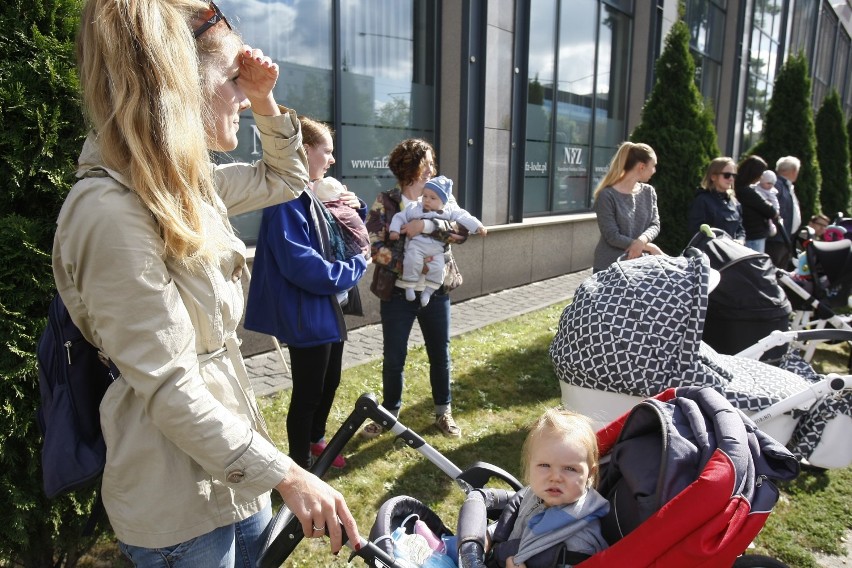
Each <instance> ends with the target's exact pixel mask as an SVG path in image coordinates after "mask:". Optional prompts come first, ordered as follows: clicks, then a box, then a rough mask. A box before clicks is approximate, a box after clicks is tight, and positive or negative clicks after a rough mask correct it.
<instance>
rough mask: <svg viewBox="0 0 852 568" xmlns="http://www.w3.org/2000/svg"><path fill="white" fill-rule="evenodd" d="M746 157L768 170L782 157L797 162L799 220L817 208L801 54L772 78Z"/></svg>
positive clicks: (804, 65) (816, 176)
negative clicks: (759, 161) (759, 127)
mask: <svg viewBox="0 0 852 568" xmlns="http://www.w3.org/2000/svg"><path fill="white" fill-rule="evenodd" d="M747 154H749V155H751V154H757V155H758V156H761V157H762V158H763V159H764V160H766V163H767V164H769V166H770V167H774V165H775V163H776V162H777V161H778V158H781V157H783V156H795V157H797V158H799V160H801V161H802V168H801V170H800V171H799V178H798V180H797V181H796V196H797V197H798V199H799V205H800V206H801V209H802V219H803V220H804V219H809V218H810V216H811V215H813V214H814V212H815V211H816V210H817V209H818V208H819V207H818V204H819V188H820V171H819V164H818V163H817V157H816V135H815V134H814V118H813V108H812V107H811V79H810V77H809V75H808V62H807V60H806V59H805V56H804V54H801V53H800V54H798V55H795V56H792V57H790V58H789V59H788V60H787V61H786V62H785V63H784V66H783V67H782V68H781V71H780V72H779V73H778V76H777V77H776V78H775V85H774V87H773V89H772V98H771V99H770V101H769V109H768V110H767V111H766V115H765V116H764V121H763V132H762V133H761V138H760V141H759V142H758V143H757V144H756V145H755V146H754V147H752V148H751V149H750V150H749V151H748V152H747ZM833 214H834V213H833V212H829V215H833Z"/></svg>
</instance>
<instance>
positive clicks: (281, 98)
mask: <svg viewBox="0 0 852 568" xmlns="http://www.w3.org/2000/svg"><path fill="white" fill-rule="evenodd" d="M218 5H219V7H220V8H221V9H222V11H223V12H224V13H225V15H227V17H228V19H229V20H230V21H231V22H232V23H233V24H234V26H235V27H236V29H237V30H238V31H239V32H240V33H241V34H242V35H243V37H244V38H245V40H246V41H247V42H248V43H250V44H251V45H253V46H255V47H258V48H260V49H262V50H263V51H264V52H265V53H267V54H268V55H269V56H270V57H271V58H272V59H273V60H274V61H275V62H276V63H278V65H279V67H280V77H279V79H278V83H277V85H276V87H275V96H276V99H277V100H278V102H279V103H281V104H284V105H286V106H288V107H291V108H294V109H296V110H297V111H298V112H299V113H300V114H304V115H307V116H310V117H312V118H315V119H318V120H321V121H324V122H327V123H328V124H330V125H331V126H332V127H333V128H334V130H335V152H334V154H335V158H336V160H337V163H336V164H335V166H334V167H333V168H332V169H331V170H330V171H329V173H328V175H331V176H334V177H337V178H338V179H340V180H341V181H342V182H343V183H344V184H346V185H347V186H348V188H349V189H350V190H352V191H354V192H355V193H357V194H358V196H359V197H361V199H363V200H364V201H366V202H367V203H368V204H370V203H372V201H373V200H374V199H375V197H376V195H377V194H378V192H379V191H380V190H382V189H386V188H388V187H390V186H392V185H393V183H394V180H393V176H392V175H391V173H390V171H389V170H388V169H387V155H388V153H389V152H390V150H391V149H392V148H393V147H394V146H395V145H396V144H397V143H398V142H399V141H400V140H403V139H405V138H409V137H412V136H417V137H422V138H425V139H427V140H429V141H431V142H433V143H434V142H435V121H436V111H435V107H436V96H435V83H436V73H437V69H436V59H435V58H436V53H437V46H438V33H437V26H436V25H435V22H436V19H437V1H436V0H277V1H275V0H267V1H260V0H251V1H245V0H220V1H219V2H218ZM335 30H339V32H337V33H336V34H335ZM260 155H261V152H260V142H259V139H258V138H257V135H256V129H255V127H254V120H253V118H252V116H251V112H247V113H246V114H245V115H244V116H243V117H242V121H241V124H240V144H239V146H238V147H237V149H236V150H235V151H234V152H232V153H231V154H229V155H223V156H219V159H220V160H230V159H234V160H241V161H252V160H256V159H258V158H259V157H260ZM232 221H233V224H234V227H235V229H237V231H238V232H239V234H240V236H241V237H242V238H243V239H244V240H245V241H246V242H247V243H253V242H254V240H255V238H256V235H257V230H258V226H259V223H260V212H253V213H248V214H246V215H240V216H238V217H234V218H232Z"/></svg>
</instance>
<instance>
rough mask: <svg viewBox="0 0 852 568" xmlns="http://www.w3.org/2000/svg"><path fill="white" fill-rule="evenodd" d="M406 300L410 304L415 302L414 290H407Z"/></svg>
mask: <svg viewBox="0 0 852 568" xmlns="http://www.w3.org/2000/svg"><path fill="white" fill-rule="evenodd" d="M405 299H406V300H408V301H409V302H413V301H414V288H406V289H405Z"/></svg>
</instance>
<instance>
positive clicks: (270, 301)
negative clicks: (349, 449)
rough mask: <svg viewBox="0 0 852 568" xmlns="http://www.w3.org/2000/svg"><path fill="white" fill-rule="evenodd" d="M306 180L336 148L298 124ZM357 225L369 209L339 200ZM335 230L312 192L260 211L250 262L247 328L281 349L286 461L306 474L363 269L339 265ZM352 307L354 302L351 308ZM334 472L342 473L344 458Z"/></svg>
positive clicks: (317, 449) (321, 132) (336, 381)
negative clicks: (285, 360)
mask: <svg viewBox="0 0 852 568" xmlns="http://www.w3.org/2000/svg"><path fill="white" fill-rule="evenodd" d="M300 122H301V125H302V133H303V144H304V147H305V151H306V153H307V156H308V174H309V176H310V179H311V180H313V181H316V180H319V179H321V178H322V177H323V175H324V174H325V172H326V171H327V170H328V168H329V167H330V166H331V165H332V164H334V157H333V152H334V142H333V141H332V138H331V131H330V130H329V128H328V127H327V126H325V125H324V124H322V123H320V122H318V121H315V120H312V119H309V118H305V117H302V119H301V120H300ZM347 198H348V201H351V204H352V205H354V207H355V208H356V209H357V210H358V212H359V214H360V216H361V218H362V219H363V218H364V217H365V215H366V212H367V206H366V204H364V203H363V202H362V201H360V200H359V199H358V197H357V196H355V194H354V193H352V192H346V194H345V197H344V199H347ZM335 242H337V243H340V244H341V245H342V237H341V235H340V229H339V228H338V226H337V222H336V221H335V219H334V217H333V216H332V215H331V213H329V212H328V211H327V210H326V208H325V206H324V205H323V204H322V202H321V201H320V200H319V199H318V198H317V197H316V196H315V195H314V193H313V190H312V189H307V190H305V191H304V192H303V193H302V195H301V196H299V198H298V199H294V200H292V201H288V202H286V203H282V204H280V205H276V206H275V207H269V208H267V209H264V211H263V217H262V220H261V224H260V233H259V234H258V239H257V247H256V249H255V258H254V277H253V278H252V281H251V288H250V290H249V301H248V306H247V308H246V321H245V328H246V329H250V330H253V331H259V332H261V333H267V334H269V335H273V336H275V337H276V338H277V339H278V340H279V341H281V342H282V343H284V344H286V345H287V350H288V351H289V353H290V368H291V371H292V378H293V390H292V395H291V398H290V407H289V409H288V410H287V441H288V446H289V448H290V457H291V458H292V459H293V461H295V462H296V463H297V464H299V465H300V466H301V467H304V468H308V467H309V466H310V464H311V456H319V455H320V454H321V453H322V452H323V450H324V449H325V446H326V441H325V428H326V422H327V421H328V415H329V413H330V412H331V407H332V404H333V403H334V396H335V393H336V392H337V387H338V386H339V385H340V374H341V371H342V361H343V342H344V341H345V340H346V322H345V321H344V318H343V308H344V306H346V305H347V303H348V302H349V294H350V290H354V292H355V293H357V288H356V286H357V285H358V281H359V280H360V279H361V277H362V276H363V275H364V272H365V271H366V269H367V261H366V259H365V258H364V255H361V254H358V255H355V256H353V257H351V258H349V259H347V258H345V256H344V254H343V250H342V249H338V248H337V247H335ZM353 303H354V301H353ZM332 465H333V466H334V467H336V468H342V467H345V466H346V460H345V459H344V458H343V456H336V457H335V459H334V462H333V463H332Z"/></svg>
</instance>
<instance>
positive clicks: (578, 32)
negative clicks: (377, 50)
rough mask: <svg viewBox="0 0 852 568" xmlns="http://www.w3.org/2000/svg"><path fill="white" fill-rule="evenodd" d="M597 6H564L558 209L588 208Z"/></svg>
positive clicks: (579, 0) (578, 2)
mask: <svg viewBox="0 0 852 568" xmlns="http://www.w3.org/2000/svg"><path fill="white" fill-rule="evenodd" d="M597 9H598V6H597V2H596V1H594V0H570V1H566V2H562V12H561V15H560V22H559V49H558V51H557V53H558V62H559V63H558V68H557V73H558V87H559V88H558V91H557V96H556V135H555V136H556V139H555V140H554V142H555V144H554V146H555V151H556V155H555V157H554V159H555V162H554V168H553V174H554V178H553V179H554V187H555V188H556V191H555V192H554V197H553V203H552V207H553V211H576V210H578V209H583V208H585V207H586V198H585V194H586V193H587V188H588V187H589V158H590V151H589V142H590V138H591V122H592V105H593V102H594V95H595V89H594V86H595V35H596V34H595V30H596V28H597Z"/></svg>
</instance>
